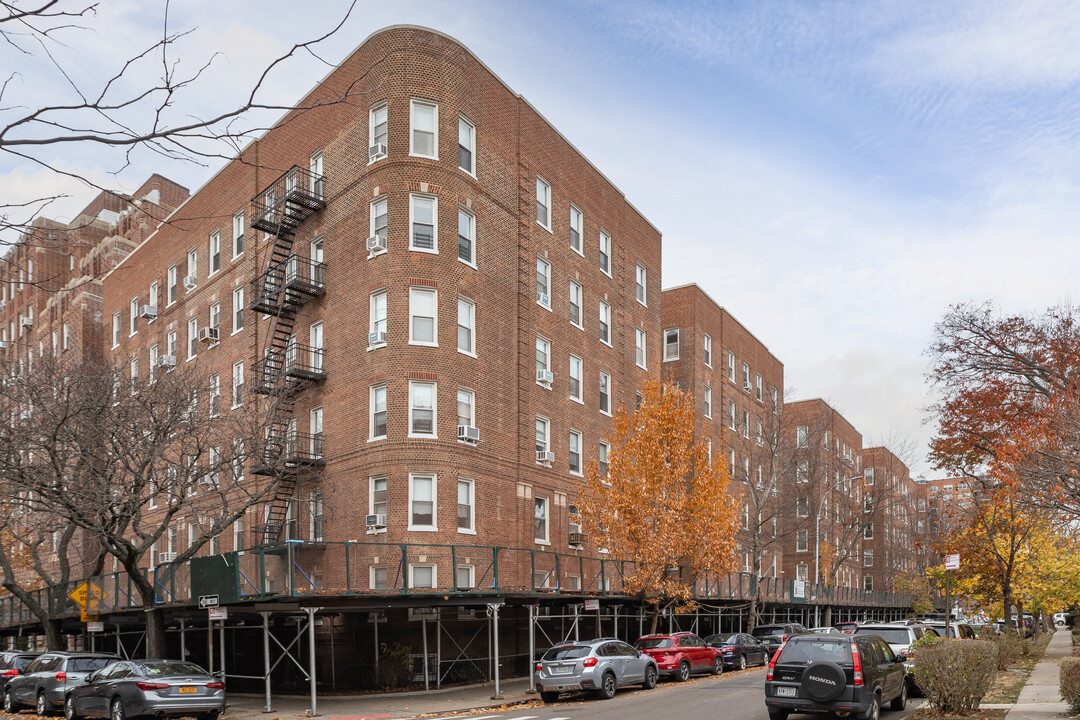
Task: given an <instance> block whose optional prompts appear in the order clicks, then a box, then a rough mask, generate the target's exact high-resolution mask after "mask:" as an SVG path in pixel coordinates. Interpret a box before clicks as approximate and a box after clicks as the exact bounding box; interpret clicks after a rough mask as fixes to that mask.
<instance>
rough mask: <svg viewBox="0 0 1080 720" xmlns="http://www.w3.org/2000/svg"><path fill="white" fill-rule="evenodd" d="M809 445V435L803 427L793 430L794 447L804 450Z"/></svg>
mask: <svg viewBox="0 0 1080 720" xmlns="http://www.w3.org/2000/svg"><path fill="white" fill-rule="evenodd" d="M809 444H810V433H809V430H808V428H807V427H806V426H805V425H800V426H798V427H797V428H795V446H796V447H800V448H804V447H807V446H808V445H809Z"/></svg>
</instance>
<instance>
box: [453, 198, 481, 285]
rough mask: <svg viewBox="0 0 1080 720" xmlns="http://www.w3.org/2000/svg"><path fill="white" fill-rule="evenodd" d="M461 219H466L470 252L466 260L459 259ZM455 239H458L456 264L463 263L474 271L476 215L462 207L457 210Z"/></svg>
mask: <svg viewBox="0 0 1080 720" xmlns="http://www.w3.org/2000/svg"><path fill="white" fill-rule="evenodd" d="M463 218H467V219H468V228H467V229H468V233H469V234H468V235H467V236H466V237H467V238H468V240H469V250H470V255H471V256H472V257H470V258H469V259H468V260H466V259H465V258H463V257H461V237H462V235H461V221H462V219H463ZM457 237H458V241H457V243H456V245H457V259H458V262H460V263H464V264H465V265H468V266H469V267H471V268H473V269H474V270H475V269H476V215H475V214H473V213H472V212H471V211H470V210H467V209H465V208H463V207H459V208H458V232H457Z"/></svg>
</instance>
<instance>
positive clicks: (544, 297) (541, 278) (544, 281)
mask: <svg viewBox="0 0 1080 720" xmlns="http://www.w3.org/2000/svg"><path fill="white" fill-rule="evenodd" d="M536 302H537V303H539V304H540V305H543V306H544V307H545V308H547V309H548V310H550V309H551V263H549V262H548V261H547V260H545V259H544V258H541V257H538V258H536Z"/></svg>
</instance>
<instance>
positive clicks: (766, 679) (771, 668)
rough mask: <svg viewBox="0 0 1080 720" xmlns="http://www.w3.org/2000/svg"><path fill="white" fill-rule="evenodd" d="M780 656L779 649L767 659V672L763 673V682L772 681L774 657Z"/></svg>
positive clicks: (774, 665)
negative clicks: (770, 658)
mask: <svg viewBox="0 0 1080 720" xmlns="http://www.w3.org/2000/svg"><path fill="white" fill-rule="evenodd" d="M778 657H780V650H777V651H776V654H775V655H773V656H772V660H770V661H769V672H768V673H766V675H765V682H772V673H773V668H775V667H776V658H778Z"/></svg>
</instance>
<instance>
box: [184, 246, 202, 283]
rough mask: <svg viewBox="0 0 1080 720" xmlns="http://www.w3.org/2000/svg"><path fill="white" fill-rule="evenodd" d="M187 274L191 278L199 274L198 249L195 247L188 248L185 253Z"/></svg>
mask: <svg viewBox="0 0 1080 720" xmlns="http://www.w3.org/2000/svg"><path fill="white" fill-rule="evenodd" d="M187 276H188V277H189V278H191V279H192V280H194V279H196V278H197V277H198V276H199V251H198V250H196V249H195V248H191V249H190V250H188V254H187Z"/></svg>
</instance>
